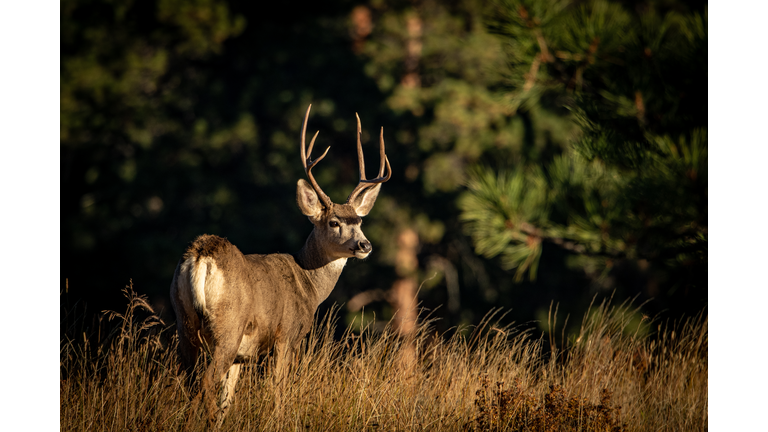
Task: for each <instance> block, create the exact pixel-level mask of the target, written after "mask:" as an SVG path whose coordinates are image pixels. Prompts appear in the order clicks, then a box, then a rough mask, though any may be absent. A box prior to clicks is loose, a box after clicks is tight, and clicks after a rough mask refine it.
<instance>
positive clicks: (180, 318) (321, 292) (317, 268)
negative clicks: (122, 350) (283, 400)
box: [171, 181, 379, 425]
mask: <svg viewBox="0 0 768 432" xmlns="http://www.w3.org/2000/svg"><path fill="white" fill-rule="evenodd" d="M299 187H300V188H301V187H303V186H302V182H301V181H300V186H299ZM378 189H379V188H378V187H373V188H370V192H367V193H375V194H378ZM369 198H370V197H369ZM373 199H375V198H373ZM314 203H315V205H318V206H321V204H320V203H319V201H315V202H314ZM300 204H301V203H300ZM305 204H306V203H305ZM310 204H311V203H310ZM300 207H301V205H300ZM305 207H306V206H305ZM303 208H304V207H303ZM306 212H310V213H312V212H314V213H312V214H313V215H314V216H310V221H311V222H312V223H313V224H314V225H315V228H314V230H313V231H312V233H311V234H310V235H309V238H308V239H307V242H306V244H305V245H304V247H303V248H302V249H301V250H300V251H299V252H298V253H296V254H295V255H289V254H269V255H259V254H253V255H244V254H243V253H242V252H240V250H239V249H238V248H237V247H236V246H235V245H233V244H232V243H230V242H229V241H228V240H226V239H224V238H221V237H218V236H215V235H207V234H205V235H201V236H199V237H198V238H197V239H195V240H194V241H193V242H192V243H191V244H190V245H189V247H188V248H187V250H186V252H185V253H184V256H183V258H182V261H181V262H180V263H179V265H178V266H177V268H176V272H175V274H174V279H173V282H172V284H171V300H172V302H171V303H172V306H173V309H174V311H175V313H176V317H177V329H178V333H179V356H180V358H181V360H182V363H183V364H184V365H185V367H186V368H187V369H189V370H191V369H192V368H193V367H194V365H195V362H196V361H197V359H198V357H199V355H200V353H201V352H202V351H205V350H210V352H211V355H212V360H211V362H210V364H209V365H208V367H207V369H206V371H205V373H204V375H203V380H202V383H201V389H200V391H199V392H198V394H197V395H196V396H195V398H194V400H193V404H192V408H193V409H192V412H193V415H195V414H194V413H195V412H196V411H197V407H198V406H199V405H200V404H201V403H202V404H203V405H204V407H205V410H206V412H207V413H208V417H209V422H210V423H211V424H216V425H220V424H221V421H222V420H223V416H224V415H225V414H226V411H227V409H228V407H229V406H230V405H231V402H232V397H233V395H232V394H231V391H229V393H227V391H224V390H222V389H231V390H232V391H233V390H234V383H236V382H237V376H238V374H239V371H240V365H239V364H240V363H242V362H245V361H248V360H251V359H254V358H257V357H258V356H259V355H262V354H265V353H267V352H268V351H269V350H271V349H273V348H274V349H275V351H276V354H277V359H276V367H277V372H276V373H275V374H274V375H275V376H278V377H282V376H284V374H285V371H286V369H287V367H288V365H287V363H288V360H289V359H290V358H291V357H292V356H293V353H294V352H295V349H296V347H297V345H298V344H299V343H300V341H301V339H302V338H303V337H304V336H305V335H306V334H307V333H308V332H309V329H310V328H311V326H312V322H313V320H314V313H315V311H316V309H317V306H318V305H319V304H320V303H321V302H322V301H323V300H325V299H326V298H327V297H328V295H329V294H330V292H331V290H332V289H333V287H334V286H335V285H336V281H337V280H338V278H339V275H340V274H341V271H342V269H343V267H344V264H345V263H346V259H347V258H352V257H358V258H363V257H365V256H367V255H368V253H370V250H371V248H370V243H369V242H368V241H367V240H366V239H365V236H364V235H363V233H362V231H361V230H360V226H361V221H362V219H361V218H360V216H359V215H358V214H357V213H356V210H355V208H354V207H353V206H352V205H350V204H333V205H332V207H331V208H330V209H326V208H324V207H323V208H318V209H308V210H306ZM365 213H367V211H366V212H365ZM331 221H335V222H338V224H339V225H338V227H330V225H329V223H330V222H331ZM363 243H367V246H362V244H363ZM364 248H367V252H363V251H361V249H364ZM203 266H204V267H203ZM195 274H199V275H201V277H204V281H196V280H195V279H194V275H195ZM198 285H200V286H201V287H202V289H200V288H196V287H197V286H198ZM200 295H204V298H202V299H201V298H197V299H196V296H197V297H199V296H200ZM277 399H278V400H279V395H278V397H277Z"/></svg>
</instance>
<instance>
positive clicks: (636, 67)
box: [460, 0, 707, 310]
mask: <svg viewBox="0 0 768 432" xmlns="http://www.w3.org/2000/svg"><path fill="white" fill-rule="evenodd" d="M493 24H494V29H495V30H496V31H497V32H498V33H500V34H501V35H503V36H504V37H505V38H506V40H507V41H508V43H509V53H510V54H509V59H510V61H509V65H510V66H509V73H508V78H509V89H510V90H509V95H510V99H511V100H512V101H513V106H514V107H516V108H519V109H521V110H524V109H529V108H530V107H535V106H545V107H547V106H548V107H553V108H557V107H558V106H562V107H565V108H567V109H568V110H569V112H570V115H571V118H572V119H573V121H574V122H575V123H576V124H577V125H578V126H579V134H578V135H576V136H574V137H573V139H572V141H571V144H572V145H571V146H570V148H567V149H566V150H565V151H563V152H562V153H560V154H556V155H553V156H552V157H551V158H550V159H549V160H528V161H526V162H524V163H521V164H518V165H516V166H513V167H511V168H507V167H502V168H500V167H496V168H495V169H494V168H493V167H488V166H486V167H476V168H475V169H474V171H473V172H472V174H471V175H470V179H469V182H468V185H469V190H468V192H467V193H466V194H465V195H464V196H463V197H462V200H461V203H460V206H461V208H462V211H463V213H462V219H463V221H464V222H465V228H466V231H467V233H468V234H470V235H471V236H472V238H473V241H474V243H475V248H476V251H477V252H478V253H480V254H482V255H484V256H486V257H496V256H499V257H500V259H501V265H502V266H503V267H505V268H507V269H516V277H517V279H518V280H521V279H522V278H523V277H524V275H525V273H526V272H527V274H528V276H529V277H530V278H531V279H534V278H535V277H536V275H537V271H547V270H544V269H540V268H538V263H539V260H540V258H541V256H542V253H545V249H546V248H547V247H559V248H564V249H566V250H568V251H570V252H571V254H570V257H569V264H570V266H572V267H580V268H583V269H584V271H585V272H586V273H587V274H589V275H592V276H593V278H594V279H595V281H597V282H599V283H602V284H604V285H607V286H613V287H616V286H617V285H621V284H622V278H624V279H628V281H626V280H625V281H624V282H625V283H624V285H632V284H636V279H638V278H640V279H645V280H646V282H647V283H646V284H645V285H646V286H645V293H646V294H647V295H648V296H652V297H657V298H660V299H661V301H660V305H661V306H662V307H673V308H678V307H682V308H683V309H685V308H690V309H696V308H699V307H701V306H702V305H703V304H706V296H707V292H706V289H707V11H706V6H704V7H703V8H702V9H701V10H689V8H687V7H686V6H685V5H684V4H681V3H676V2H666V3H665V4H664V6H663V7H662V6H659V5H656V4H655V3H638V4H637V5H636V6H635V8H634V9H633V10H629V9H628V8H627V7H625V6H624V5H623V3H621V2H613V1H602V0H597V1H589V2H565V1H557V0H551V1H517V0H515V1H508V2H504V3H502V4H499V5H498V7H497V9H496V11H495V15H494V16H493ZM632 279H635V280H632ZM678 310H679V309H678Z"/></svg>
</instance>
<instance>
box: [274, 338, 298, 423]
mask: <svg viewBox="0 0 768 432" xmlns="http://www.w3.org/2000/svg"><path fill="white" fill-rule="evenodd" d="M275 351H276V352H275V368H274V371H273V373H272V380H273V386H274V389H275V411H276V413H277V414H278V416H279V415H282V412H283V407H284V405H285V402H286V401H287V394H288V390H289V386H290V385H291V374H290V370H291V363H292V361H293V357H294V355H295V352H296V350H295V348H294V346H293V344H291V343H290V342H289V341H278V342H277V343H276V345H275Z"/></svg>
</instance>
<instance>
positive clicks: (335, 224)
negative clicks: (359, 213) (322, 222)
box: [328, 221, 339, 228]
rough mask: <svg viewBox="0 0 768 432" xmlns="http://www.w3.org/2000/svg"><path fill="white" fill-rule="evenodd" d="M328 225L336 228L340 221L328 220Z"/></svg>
mask: <svg viewBox="0 0 768 432" xmlns="http://www.w3.org/2000/svg"><path fill="white" fill-rule="evenodd" d="M328 225H329V226H330V227H331V228H336V227H337V226H339V223H338V222H336V221H330V222H328Z"/></svg>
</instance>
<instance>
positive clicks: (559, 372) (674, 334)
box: [60, 288, 708, 431]
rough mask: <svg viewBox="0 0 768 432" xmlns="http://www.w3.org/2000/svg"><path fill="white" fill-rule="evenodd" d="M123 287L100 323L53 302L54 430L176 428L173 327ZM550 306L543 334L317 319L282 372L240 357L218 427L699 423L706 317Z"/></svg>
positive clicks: (182, 397) (536, 427)
mask: <svg viewBox="0 0 768 432" xmlns="http://www.w3.org/2000/svg"><path fill="white" fill-rule="evenodd" d="M126 296H127V297H128V299H129V300H128V306H127V309H126V311H125V312H124V313H121V314H117V313H114V312H112V313H107V314H106V315H104V318H103V321H104V323H108V324H111V327H108V326H106V325H101V326H99V325H96V326H94V325H91V326H86V324H85V323H84V322H83V319H81V318H77V314H76V313H75V312H73V311H63V312H62V322H61V328H62V335H63V336H62V339H61V357H60V362H61V363H60V381H61V382H60V430H62V431H72V430H78V431H79V430H82V431H86V430H87V431H165V430H168V431H176V430H181V429H182V428H183V427H184V424H185V420H186V410H187V408H188V402H189V401H190V399H191V397H192V396H194V394H191V393H190V392H192V391H194V385H195V383H192V384H191V386H190V384H188V383H187V380H185V378H184V376H182V375H181V374H180V373H179V364H178V361H177V359H176V347H175V344H176V331H175V326H174V325H169V324H165V323H163V322H162V321H161V320H160V319H159V318H158V317H157V316H156V315H154V312H153V311H152V310H151V308H150V306H149V305H148V304H147V302H146V300H145V299H144V298H143V297H141V296H138V295H136V293H134V292H133V290H132V289H131V288H127V289H126ZM333 316H334V315H331V317H333ZM555 316H556V314H554V313H553V314H551V317H550V322H549V324H550V325H551V328H553V330H554V331H552V332H549V333H544V334H543V335H542V334H541V332H540V331H538V330H534V329H527V330H526V329H524V328H522V327H520V326H503V327H502V326H499V325H498V324H497V321H500V320H501V319H500V314H498V313H496V314H494V313H490V314H489V315H488V316H487V317H486V318H485V319H484V321H483V322H482V323H481V324H480V325H478V326H477V327H470V328H459V329H453V331H451V332H450V336H445V335H438V334H436V333H435V331H434V329H433V327H432V325H431V323H432V322H431V321H430V320H429V319H427V318H425V319H424V320H423V322H422V323H420V325H419V326H418V330H417V333H416V334H415V335H413V336H412V337H411V338H409V339H403V338H401V337H400V336H398V335H397V334H396V333H395V332H394V331H393V330H392V328H391V326H386V328H385V329H384V330H383V331H374V326H372V325H367V326H363V328H362V331H354V330H353V328H359V327H360V326H359V325H358V326H357V327H355V326H350V327H349V328H347V330H346V331H345V333H344V337H343V338H342V339H341V340H335V339H334V337H333V334H334V326H335V320H334V319H333V318H325V319H322V320H320V321H319V322H318V323H317V324H316V325H315V326H314V328H313V330H312V332H311V333H310V335H309V336H308V337H307V338H305V340H304V342H303V344H302V347H301V350H300V354H299V355H298V358H297V360H296V361H295V362H294V368H293V370H292V372H291V378H292V382H289V383H287V385H285V383H283V384H275V383H274V380H272V379H270V378H271V375H270V371H271V367H270V366H271V365H270V359H271V357H268V356H267V357H264V358H263V359H262V360H260V361H259V362H258V363H253V364H249V365H247V366H246V367H245V369H244V370H243V372H242V373H241V375H240V382H239V383H238V385H237V391H236V392H237V393H236V400H235V403H234V406H233V407H232V408H231V409H230V411H229V414H228V415H227V417H226V419H225V421H224V424H223V426H222V430H227V431H242V430H248V431H422V430H423V431H459V430H460V431H507V430H508V431H571V430H573V431H688V430H696V431H699V430H707V420H708V416H707V410H708V398H707V386H708V366H707V346H708V331H707V324H708V316H707V315H706V313H702V314H700V315H699V316H697V317H692V318H687V319H684V320H681V321H679V322H676V323H671V322H670V323H659V322H654V321H652V320H649V319H647V318H643V319H642V320H638V319H637V317H638V312H637V310H636V309H631V308H628V307H627V305H626V304H624V305H619V306H612V305H610V303H609V302H607V301H606V302H604V303H603V304H601V305H599V306H597V305H596V306H595V307H593V308H592V309H591V311H590V313H588V314H587V315H586V316H585V317H584V319H583V321H582V323H581V327H580V330H579V332H578V334H573V335H571V336H568V335H566V334H564V333H561V332H562V328H561V327H562V326H560V328H559V327H557V326H556V325H555V324H556V321H555ZM106 328H110V329H111V330H109V331H107V330H105V329H106ZM563 339H565V340H564V341H563ZM276 385H279V389H276V387H275V386H276ZM277 390H279V391H281V394H282V395H283V397H282V398H281V400H282V403H284V406H283V407H282V409H281V410H277V409H275V404H274V399H275V398H274V395H275V391H277ZM197 429H199V430H204V429H205V423H204V422H200V424H199V425H198V428H197Z"/></svg>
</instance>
